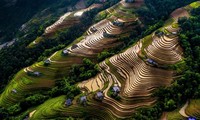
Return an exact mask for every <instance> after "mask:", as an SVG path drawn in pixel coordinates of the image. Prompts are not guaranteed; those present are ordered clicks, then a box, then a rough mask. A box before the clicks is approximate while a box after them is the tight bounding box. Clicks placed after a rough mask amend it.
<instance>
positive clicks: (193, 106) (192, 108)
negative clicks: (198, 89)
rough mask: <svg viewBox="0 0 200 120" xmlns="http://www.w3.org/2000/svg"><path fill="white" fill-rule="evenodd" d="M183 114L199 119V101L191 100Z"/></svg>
mask: <svg viewBox="0 0 200 120" xmlns="http://www.w3.org/2000/svg"><path fill="white" fill-rule="evenodd" d="M185 112H186V114H187V115H189V116H194V117H196V118H197V119H200V99H196V100H191V101H190V103H189V105H188V107H187V108H186V110H185Z"/></svg>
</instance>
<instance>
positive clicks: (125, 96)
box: [33, 26, 181, 119]
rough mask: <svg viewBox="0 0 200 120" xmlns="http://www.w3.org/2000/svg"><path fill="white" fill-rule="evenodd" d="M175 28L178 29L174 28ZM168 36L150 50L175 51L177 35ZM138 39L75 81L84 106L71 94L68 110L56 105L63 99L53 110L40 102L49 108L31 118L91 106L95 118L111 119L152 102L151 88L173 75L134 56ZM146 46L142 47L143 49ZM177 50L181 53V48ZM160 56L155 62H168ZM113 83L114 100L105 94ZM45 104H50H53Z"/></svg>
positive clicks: (140, 45) (154, 52)
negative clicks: (90, 74) (99, 93)
mask: <svg viewBox="0 0 200 120" xmlns="http://www.w3.org/2000/svg"><path fill="white" fill-rule="evenodd" d="M167 28H170V26H167V27H165V28H164V29H167ZM176 30H177V31H178V29H176ZM169 33H170V35H172V32H171V31H169ZM152 36H154V37H158V36H157V35H155V34H154V33H153V34H152ZM172 36H173V38H176V39H167V40H168V41H169V42H170V43H171V44H170V45H168V44H167V43H165V42H164V41H160V43H161V44H166V45H165V49H163V46H162V45H160V46H157V49H158V50H157V51H153V52H152V53H153V54H155V55H158V56H159V55H160V54H161V53H160V52H159V51H160V50H163V52H166V53H168V52H169V53H173V52H177V49H174V48H173V47H172V46H173V45H172V44H174V46H179V45H178V44H176V42H173V41H174V40H177V39H178V38H177V36H176V35H172ZM163 37H165V35H163V36H162V37H161V38H163ZM150 39H153V37H152V38H151V37H150ZM141 41H142V39H141V40H140V41H139V42H138V43H137V44H135V45H134V46H133V47H131V48H129V49H127V50H126V51H125V52H123V53H121V54H118V55H115V56H113V57H111V58H109V59H106V60H105V61H103V62H102V63H100V64H99V66H100V69H101V70H100V71H101V73H100V74H98V75H97V76H96V77H94V78H91V79H89V80H87V81H84V82H81V83H79V84H78V86H79V87H80V88H81V89H82V91H84V92H85V93H87V100H88V102H87V103H88V105H87V106H85V108H82V107H81V106H80V105H79V104H78V103H77V102H76V101H77V100H76V99H78V98H75V100H74V101H73V105H72V106H70V107H68V108H69V109H70V108H71V110H69V109H68V108H67V107H64V108H65V109H64V108H62V109H60V106H63V105H64V99H63V101H62V104H60V105H59V106H57V107H56V108H55V109H56V110H52V109H50V108H49V107H47V105H45V106H44V107H47V108H45V109H44V107H42V106H43V105H41V108H40V107H39V108H38V109H39V110H43V111H46V110H48V109H50V110H51V111H50V112H49V111H48V112H45V114H41V111H38V112H37V111H36V113H35V114H34V115H33V118H34V116H35V118H37V119H39V118H44V119H46V118H52V117H48V116H49V115H50V116H51V114H50V113H52V112H58V113H54V114H52V116H56V115H58V114H59V113H66V114H63V115H60V114H59V115H60V116H74V117H75V116H80V117H81V116H82V114H83V113H85V112H86V113H87V111H88V110H92V109H93V110H94V109H95V108H98V110H97V111H100V114H94V115H93V114H92V113H91V115H92V116H93V117H94V116H96V117H97V118H99V117H100V116H102V114H107V115H106V117H105V118H101V119H111V118H112V119H113V117H114V118H116V117H117V118H125V117H129V116H131V115H132V114H133V112H134V111H135V109H136V108H138V107H142V106H150V105H152V104H154V103H155V102H156V99H155V98H152V97H151V93H152V91H153V90H154V89H156V88H158V87H160V86H167V85H170V83H171V81H172V80H173V77H175V76H174V71H172V70H165V69H161V68H157V67H154V66H152V65H150V64H149V63H148V62H147V61H146V60H143V59H141V58H140V57H139V56H138V53H139V52H140V51H141V48H142V42H141ZM152 41H153V40H152ZM153 44H154V41H153V42H152V43H151V44H150V45H149V46H152V45H153ZM149 46H147V47H146V48H144V49H147V48H148V47H149ZM179 52H180V53H181V51H179ZM180 56H181V55H180ZM147 57H148V58H149V59H154V58H152V57H151V56H147ZM168 57H171V56H168ZM175 58H176V57H175ZM163 59H166V62H162V61H160V63H159V64H172V63H171V59H168V58H167V57H165V58H163ZM179 60H181V57H180V59H175V60H174V61H173V62H174V63H176V62H178V61H179ZM156 62H157V61H156ZM113 85H117V86H119V87H120V89H121V90H120V93H119V96H120V99H118V100H116V99H113V98H112V97H110V96H109V95H108V92H109V89H110V88H111V87H112V86H113ZM99 90H102V91H103V94H104V99H103V101H102V102H98V101H96V100H95V99H94V94H95V93H96V92H97V91H99ZM47 103H48V102H46V103H45V104H47ZM49 103H50V102H49ZM48 106H53V104H52V105H48ZM92 106H93V107H92ZM94 106H95V107H94ZM79 108H80V109H81V111H84V112H81V113H80V111H76V110H74V109H79ZM91 108H92V109H91ZM93 110H92V111H93ZM70 111H72V112H70ZM103 111H104V112H103ZM90 112H91V111H90ZM101 112H102V113H101Z"/></svg>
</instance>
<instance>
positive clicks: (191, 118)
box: [188, 117, 197, 120]
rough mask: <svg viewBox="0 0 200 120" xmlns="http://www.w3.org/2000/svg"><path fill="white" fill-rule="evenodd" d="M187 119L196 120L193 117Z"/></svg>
mask: <svg viewBox="0 0 200 120" xmlns="http://www.w3.org/2000/svg"><path fill="white" fill-rule="evenodd" d="M188 120H197V119H196V118H195V117H188Z"/></svg>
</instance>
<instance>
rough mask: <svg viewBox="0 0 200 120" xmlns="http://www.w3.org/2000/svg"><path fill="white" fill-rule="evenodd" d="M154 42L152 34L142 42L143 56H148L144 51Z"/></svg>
mask: <svg viewBox="0 0 200 120" xmlns="http://www.w3.org/2000/svg"><path fill="white" fill-rule="evenodd" d="M152 42H153V39H152V34H150V35H148V36H146V37H145V38H144V39H143V40H142V48H141V51H142V54H143V55H146V52H145V51H144V49H145V48H147V47H148V46H149V45H150V44H151V43H152Z"/></svg>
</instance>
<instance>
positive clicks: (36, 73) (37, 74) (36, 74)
mask: <svg viewBox="0 0 200 120" xmlns="http://www.w3.org/2000/svg"><path fill="white" fill-rule="evenodd" d="M33 75H34V76H37V77H39V76H40V75H41V73H40V72H37V71H36V72H33Z"/></svg>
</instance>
